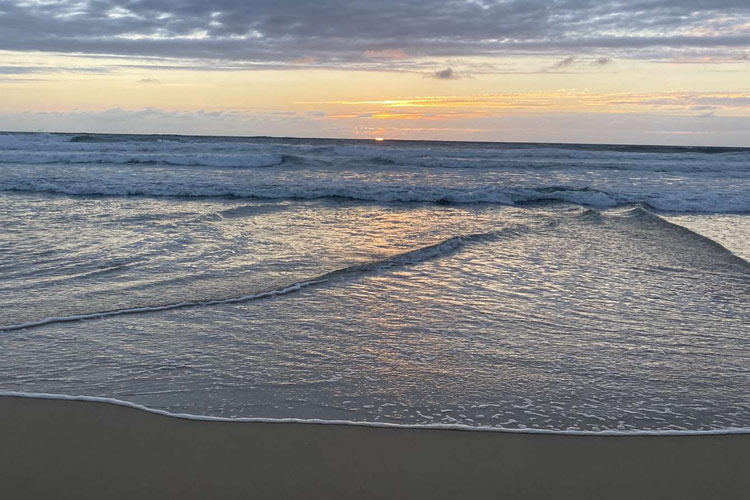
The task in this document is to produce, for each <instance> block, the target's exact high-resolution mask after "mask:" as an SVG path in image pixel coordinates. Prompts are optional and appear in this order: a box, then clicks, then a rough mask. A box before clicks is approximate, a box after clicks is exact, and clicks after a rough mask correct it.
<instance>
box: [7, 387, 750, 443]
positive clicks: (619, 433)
mask: <svg viewBox="0 0 750 500" xmlns="http://www.w3.org/2000/svg"><path fill="white" fill-rule="evenodd" d="M4 397H11V398H26V399H42V400H48V401H81V402H88V403H99V404H107V405H114V406H121V407H124V408H130V409H134V410H138V411H143V412H146V413H152V414H154V415H160V416H165V417H170V418H176V419H183V420H193V421H197V422H224V423H246V424H247V423H250V424H300V425H341V426H354V427H372V428H376V429H378V428H380V429H406V430H449V431H464V432H495V433H507V434H542V435H552V436H558V435H559V436H607V437H628V436H630V437H634V436H725V435H737V434H739V435H743V434H744V435H750V427H728V428H724V429H703V430H690V429H674V430H647V429H644V430H614V429H607V430H603V431H585V430H574V429H568V430H560V429H539V428H534V427H524V428H505V427H489V426H472V425H466V424H444V423H440V424H398V423H393V422H371V421H367V420H361V421H360V420H329V419H312V418H299V417H282V418H273V417H220V416H212V415H197V414H192V413H172V412H169V411H167V410H160V409H156V408H150V407H148V406H144V405H141V404H138V403H133V402H131V401H125V400H122V399H114V398H107V397H101V396H83V395H78V396H73V395H70V394H54V393H46V392H18V391H0V399H2V398H4Z"/></svg>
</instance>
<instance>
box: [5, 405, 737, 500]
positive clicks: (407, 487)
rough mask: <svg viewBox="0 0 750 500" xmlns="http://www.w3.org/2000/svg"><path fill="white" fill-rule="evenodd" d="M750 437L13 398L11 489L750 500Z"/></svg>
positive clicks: (114, 494) (8, 421)
mask: <svg viewBox="0 0 750 500" xmlns="http://www.w3.org/2000/svg"><path fill="white" fill-rule="evenodd" d="M749 465H750V435H720V436H717V435H714V436H627V437H612V436H609V437H607V436H562V435H539V434H512V433H501V432H469V431H448V430H417V429H383V428H368V427H360V426H343V425H316V424H288V423H272V424H265V423H237V422H201V421H194V420H185V419H179V418H174V417H167V416H161V415H156V414H153V413H149V412H145V411H141V410H137V409H132V408H127V407H122V406H117V405H112V404H107V403H96V402H82V401H54V400H41V399H29V398H17V397H0V491H1V493H0V497H1V498H3V499H8V500H15V499H37V498H50V499H52V498H54V499H68V498H70V499H76V500H83V499H89V498H91V499H98V500H107V499H120V498H122V499H125V498H127V499H132V500H135V499H139V500H145V499H160V500H164V499H172V498H174V499H193V498H195V499H198V498H200V499H234V498H237V499H240V498H242V499H297V498H305V499H352V500H358V499H363V500H364V499H376V498H377V499H402V498H403V499H406V498H408V499H484V498H488V499H489V498H492V499H500V498H502V499H514V498H534V499H547V498H549V499H568V498H570V499H577V500H580V499H588V498H591V499H594V498H596V499H620V498H622V499H631V500H633V499H636V500H640V499H651V498H659V499H671V498H674V499H681V500H684V499H693V498H695V499H698V498H700V499H724V498H726V499H729V498H750V474H748V466H749Z"/></svg>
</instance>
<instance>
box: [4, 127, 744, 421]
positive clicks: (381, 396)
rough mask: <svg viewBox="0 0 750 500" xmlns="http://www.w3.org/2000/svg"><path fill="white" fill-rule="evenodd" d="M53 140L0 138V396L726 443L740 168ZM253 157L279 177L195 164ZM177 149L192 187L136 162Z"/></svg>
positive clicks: (715, 155)
mask: <svg viewBox="0 0 750 500" xmlns="http://www.w3.org/2000/svg"><path fill="white" fill-rule="evenodd" d="M8 137H10V138H8ZM72 137H73V136H52V137H49V136H41V135H40V136H35V135H24V136H18V135H16V134H12V135H9V136H7V137H4V138H3V136H2V135H0V139H2V140H5V141H6V142H7V143H8V144H11V143H12V144H13V145H14V146H13V147H15V148H16V149H13V148H8V149H7V150H6V151H2V152H0V174H2V175H1V176H0V221H1V222H2V225H3V231H2V232H1V233H0V272H1V273H2V274H1V275H0V276H1V278H0V356H1V357H2V363H0V391H26V392H46V393H59V394H82V395H89V396H104V397H110V398H116V399H121V400H126V401H132V402H135V403H139V404H143V405H146V406H149V407H152V408H159V409H165V410H167V411H170V412H175V413H191V414H197V415H213V416H225V417H270V418H287V417H294V418H304V419H327V420H350V421H358V422H386V423H403V424H461V425H467V426H489V427H494V428H504V429H549V430H583V431H602V430H624V431H637V430H658V431H664V430H692V431H695V430H711V429H728V428H740V427H742V428H745V427H750V349H749V348H750V301H748V296H749V292H750V264H748V261H747V260H746V259H748V258H749V257H750V243H749V242H750V214H747V210H746V207H745V205H744V203H747V200H748V198H747V196H748V192H749V191H748V188H749V187H750V183H749V182H748V179H750V170H748V169H749V168H750V167H749V166H748V163H747V159H748V158H749V156H748V155H747V153H745V152H742V151H729V152H701V151H699V152H695V151H687V150H685V151H673V150H671V149H670V150H663V151H662V150H658V149H657V150H656V151H654V150H653V148H645V149H644V151H645V152H638V151H635V152H634V151H633V150H632V148H631V149H625V150H619V149H617V148H610V149H606V148H605V149H603V150H600V149H597V148H596V147H593V148H589V149H586V148H585V147H580V148H579V149H569V148H557V149H556V148H553V147H548V146H544V147H541V146H540V147H537V148H536V149H534V148H530V149H529V148H518V147H515V146H508V147H507V148H506V149H502V147H501V146H497V145H496V146H481V147H480V146H466V147H464V148H463V149H462V147H461V146H460V145H456V144H448V145H440V144H438V145H435V144H430V143H415V144H410V145H405V144H399V145H396V146H393V147H381V145H378V146H373V145H370V144H369V143H357V142H351V141H342V142H340V143H339V142H335V141H328V142H325V141H311V142H310V143H306V142H304V141H289V143H288V144H286V145H285V143H284V142H283V141H277V142H274V143H272V144H270V145H269V144H266V143H264V142H260V143H257V144H256V143H254V142H252V141H250V142H242V141H238V142H232V141H228V140H225V141H224V142H222V141H221V140H215V141H214V142H211V141H210V140H208V139H201V140H200V141H196V140H188V139H184V138H177V139H173V140H172V141H171V142H170V141H167V142H155V141H152V140H150V139H149V140H145V139H143V140H141V142H138V141H133V140H131V139H132V138H127V137H125V138H124V139H123V137H124V136H104V137H97V136H94V138H95V139H96V140H94V139H92V138H91V137H83V138H81V139H80V140H79V141H76V142H71V141H70V139H71V138H72ZM13 141H15V142H13ZM24 141H25V142H24ZM35 141H36V142H35ZM0 142H2V141H1V140H0ZM321 143H323V144H321ZM34 145H36V150H37V151H36V153H37V156H33V155H31V153H32V152H33V150H34V149H35V148H34V147H33V146H34ZM60 145H62V146H60ZM81 145H83V146H81ZM24 148H26V149H24ZM55 148H57V149H55ZM76 148H78V149H76ZM118 148H119V150H123V151H121V153H122V155H125V156H121V157H117V158H120V159H123V158H126V156H127V155H130V156H127V158H130V160H133V159H134V158H135V159H138V158H140V159H141V160H143V161H140V162H135V161H130V162H125V161H124V160H123V162H121V163H115V159H117V158H115V157H114V156H113V155H114V153H113V152H112V151H115V150H118ZM148 148H151V149H150V150H148V151H147V149H148ZM179 148H182V150H180V149H179ZM243 148H244V149H243ZM253 148H255V149H257V150H258V151H260V153H259V154H263V155H273V154H278V155H280V157H281V156H283V155H292V154H294V155H295V158H296V159H294V160H290V159H289V158H287V159H286V160H283V161H281V162H277V163H273V164H269V165H266V164H263V166H258V165H260V164H261V163H263V162H261V161H260V160H259V159H258V158H255V159H245V160H244V161H245V164H244V166H242V168H235V167H232V168H229V167H227V162H230V161H229V160H227V158H219V157H220V156H221V155H225V156H226V155H230V154H233V155H235V156H236V159H232V160H231V162H234V163H239V162H240V161H241V160H242V159H243V158H244V157H243V155H249V154H250V153H249V152H248V151H249V150H250V149H253ZM326 148H327V149H326ZM336 148H338V149H336ZM409 148H411V149H409ZM441 148H442V149H441ZM493 148H494V149H493ZM177 150H180V151H183V150H184V151H183V153H180V154H183V157H181V158H182V159H183V160H184V161H183V163H187V162H188V160H189V159H190V158H191V154H193V153H191V151H193V152H194V153H195V154H197V153H196V152H198V151H201V152H202V153H201V154H202V155H203V156H199V157H198V159H197V160H195V162H196V163H199V161H198V160H200V162H202V163H204V165H194V166H185V165H182V166H176V165H174V164H167V163H165V162H163V161H162V163H160V164H155V163H154V161H155V160H154V158H153V157H154V156H159V155H161V156H162V157H166V156H168V155H174V154H176V151H177ZM8 151H13V154H12V155H11V156H8V157H5V156H3V155H9V154H10V153H8ZM22 151H26V152H27V153H28V156H27V157H24V158H25V159H24V158H22V154H21V152H22ZM185 151H187V152H185ZM274 151H276V152H274ZM493 151H494V153H493ZM301 152H302V153H301ZM53 154H54V155H57V156H53ZM76 154H77V155H79V156H81V155H89V156H88V157H87V158H96V160H95V161H94V160H92V161H90V162H88V163H80V162H79V161H77V160H80V158H76V157H75V155H76ZM324 154H325V155H328V157H331V158H333V157H334V156H336V155H338V156H336V158H334V159H330V160H328V163H325V164H324V163H323V160H322V159H321V157H320V156H321V155H324ZM368 154H369V155H370V156H367V155H368ZM44 155H47V156H49V157H50V158H51V160H50V161H48V162H43V161H42V160H44V158H43V156H44ZM65 155H67V156H65ZM95 155H99V156H95ZM107 155H110V156H107ZM138 155H141V156H138ZM144 155H151V156H144ZM305 155H309V157H307V156H305ZM430 155H432V156H430ZM639 155H645V156H639ZM743 155H744V156H743ZM449 157H450V158H453V160H454V164H452V165H451V166H450V168H448V167H446V166H445V164H446V162H447V159H446V158H449ZM19 158H21V159H23V160H24V162H21V163H19ZM144 158H150V160H149V161H150V162H151V163H148V164H145V159H144ZM204 158H209V159H211V158H213V160H209V159H204ZM232 158H235V157H232ZM353 158H354V159H353ZM393 158H401V159H400V160H398V161H400V162H401V164H397V163H398V162H397V161H396V160H393ZM403 158H406V159H403ZM415 158H418V160H419V161H417V160H416V159H415ZM431 158H432V159H433V160H434V163H431V161H430V160H431ZM4 159H10V160H12V161H6V162H5V163H3V161H4ZM271 159H273V158H271ZM383 159H389V160H390V161H392V162H393V163H385V162H384V161H383ZM162 160H163V158H162ZM532 160H533V161H532ZM103 161H106V162H107V163H101V162H103ZM160 161H161V160H160ZM210 161H213V162H214V163H218V162H220V161H223V162H225V163H224V164H223V166H222V167H221V168H217V167H215V166H211V165H205V164H207V163H210ZM231 162H230V163H231ZM252 162H256V163H255V164H253V165H254V166H253V165H250V164H251V163H252ZM290 162H292V163H293V165H292V164H290ZM378 162H380V164H379V163H378ZM441 162H442V163H441ZM455 162H457V163H455ZM462 162H463V163H462ZM472 162H473V163H472ZM529 162H531V163H532V164H531V165H530V164H529ZM172 163H175V160H174V159H173V160H172ZM467 164H468V165H469V166H467ZM476 164H480V165H479V166H477V165H476ZM435 165H437V166H435ZM540 165H542V167H540ZM459 167H460V168H459ZM355 178H356V180H352V179H355ZM313 184H314V186H315V190H314V193H313V194H314V196H313V195H309V194H310V193H309V192H307V191H304V189H307V187H309V185H313ZM259 186H260V187H259ZM306 186H307V187H306ZM353 186H355V187H356V189H355V187H353ZM532 186H533V187H532ZM209 187H210V189H209ZM605 188H606V189H605ZM222 189H223V190H224V191H223V192H222V191H221V190H222ZM247 189H249V190H250V191H252V190H255V191H252V193H251V192H247V193H244V194H243V193H242V192H241V191H242V190H247ZM202 190H209V191H211V190H213V191H211V192H208V193H204V192H203V191H202ZM232 190H234V191H236V192H232ZM259 190H260V191H259ZM261 191H262V193H261ZM339 191H343V192H346V193H347V194H346V195H345V197H331V196H329V195H330V194H337V193H339ZM532 191H533V192H535V193H536V196H535V197H528V196H527V198H524V200H527V202H526V203H524V204H522V205H520V206H518V205H516V206H514V205H511V203H513V200H510V199H508V200H499V199H496V200H491V201H493V202H492V203H487V202H486V201H488V200H487V199H486V196H485V197H484V198H483V197H482V196H484V195H482V196H479V195H478V193H480V194H481V193H485V194H486V193H495V195H496V194H498V193H504V194H503V196H511V194H513V193H515V194H513V196H516V195H517V196H521V195H520V194H519V193H522V192H525V193H527V194H529V193H531V192H532ZM129 193H130V194H129ZM272 193H277V195H272ZM299 193H304V196H299V197H298V198H291V197H290V196H292V195H295V194H299ZM384 193H391V194H393V193H398V196H391V195H390V194H389V195H387V196H386V195H384ZM425 193H433V194H434V196H432V195H431V196H432V197H433V198H434V199H431V198H430V197H429V196H426V195H425ZM456 193H461V196H468V195H467V193H474V195H477V196H478V198H477V200H475V201H473V202H471V203H452V202H451V201H454V202H455V201H456V199H453V198H455V197H458V194H456ZM509 193H511V194H509ZM561 193H562V194H561ZM104 194H108V195H107V196H103V195H104ZM133 194H137V196H134V195H133ZM185 194H189V196H184V195H185ZM199 194H212V195H214V194H221V195H223V196H198V195H199ZM229 194H232V195H234V196H232V197H227V196H225V195H229ZM360 194H361V196H360ZM308 195H309V196H308ZM355 195H356V196H355ZM259 196H260V197H259ZM472 196H473V195H472ZM488 196H489V195H488ZM493 196H494V195H493ZM712 197H713V198H712ZM300 198H302V199H300ZM578 198H580V199H578ZM528 199H533V200H534V202H532V203H529V202H528ZM712 200H713V201H712ZM434 201H439V203H434ZM462 201H468V200H466V199H464V200H462ZM600 202H601V203H600ZM659 202H661V203H665V204H666V203H673V204H674V205H673V206H671V207H670V208H671V211H667V212H665V211H659V210H657V209H656V208H655V205H658V203H659ZM701 204H704V205H701ZM711 204H713V205H714V207H715V209H713V210H712V209H711V208H710V205H711ZM685 207H688V208H689V209H690V210H692V211H691V212H689V213H687V212H678V211H677V210H683V209H685ZM696 210H698V211H696Z"/></svg>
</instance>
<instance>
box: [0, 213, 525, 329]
mask: <svg viewBox="0 0 750 500" xmlns="http://www.w3.org/2000/svg"><path fill="white" fill-rule="evenodd" d="M526 230H527V228H526V227H525V226H519V227H513V228H508V229H504V230H501V231H495V232H491V233H480V234H469V235H465V236H454V237H452V238H449V239H447V240H444V241H441V242H440V243H436V244H434V245H428V246H425V247H421V248H418V249H415V250H411V251H408V252H404V253H400V254H396V255H393V256H391V257H388V258H385V259H382V260H376V261H372V262H366V263H363V264H355V265H352V266H348V267H345V268H342V269H336V270H334V271H330V272H328V273H325V274H323V275H320V276H317V277H313V278H310V279H307V280H303V281H299V282H297V283H294V284H291V285H289V286H286V287H284V288H281V289H277V290H267V291H263V292H259V293H252V294H247V295H241V296H237V297H229V298H220V299H209V300H196V301H184V302H174V303H166V304H158V305H145V306H135V307H128V308H122V309H113V310H109V311H97V312H91V313H82V314H75V315H70V316H56V317H48V318H43V319H40V320H35V321H27V322H24V323H18V324H12V325H0V332H10V331H14V330H23V329H28V328H36V327H41V326H45V325H50V324H54V323H70V322H74V321H83V320H92V319H104V318H110V317H113V316H123V315H129V314H145V313H151V312H161V311H169V310H173V309H185V308H191V307H205V306H213V305H223V304H236V303H240V302H249V301H251V300H258V299H264V298H268V297H275V296H279V295H287V294H290V293H293V292H297V291H299V290H301V289H302V288H306V287H310V286H313V285H317V284H320V283H325V282H329V281H333V280H336V279H340V278H344V277H349V276H357V275H362V274H366V273H370V272H373V271H377V270H381V269H389V268H391V267H395V266H406V265H413V264H417V263H420V262H424V261H427V260H430V259H434V258H437V257H443V256H447V255H450V254H451V253H453V252H456V251H457V250H458V249H460V248H461V247H463V246H464V245H466V244H471V243H478V242H482V241H492V240H496V239H499V238H502V237H505V236H509V235H517V234H521V233H523V232H525V231H526Z"/></svg>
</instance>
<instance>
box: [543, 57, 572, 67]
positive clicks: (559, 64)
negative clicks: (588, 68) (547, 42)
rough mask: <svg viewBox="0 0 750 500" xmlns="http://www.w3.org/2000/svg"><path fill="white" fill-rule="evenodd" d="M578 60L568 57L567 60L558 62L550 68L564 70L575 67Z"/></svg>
mask: <svg viewBox="0 0 750 500" xmlns="http://www.w3.org/2000/svg"><path fill="white" fill-rule="evenodd" d="M577 59H578V58H577V57H576V56H568V57H566V58H565V59H562V60H560V61H557V62H556V63H555V64H553V65H552V66H551V67H550V69H563V68H567V67H569V66H573V65H574V64H575V63H576V61H577Z"/></svg>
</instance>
